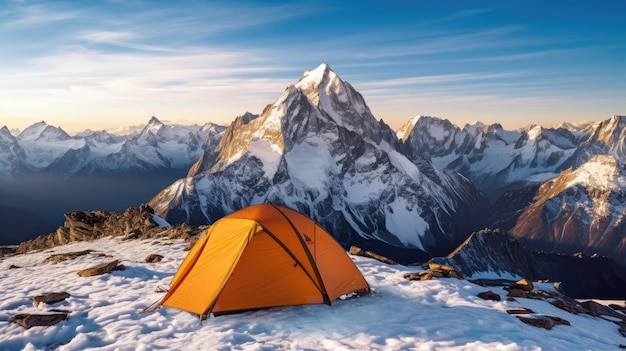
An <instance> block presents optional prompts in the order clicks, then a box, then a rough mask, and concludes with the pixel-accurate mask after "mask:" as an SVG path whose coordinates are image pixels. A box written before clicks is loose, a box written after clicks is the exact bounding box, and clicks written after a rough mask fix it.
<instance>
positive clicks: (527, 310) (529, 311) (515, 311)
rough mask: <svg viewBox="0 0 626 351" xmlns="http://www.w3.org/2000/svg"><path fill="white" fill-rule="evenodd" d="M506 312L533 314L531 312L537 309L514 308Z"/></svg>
mask: <svg viewBox="0 0 626 351" xmlns="http://www.w3.org/2000/svg"><path fill="white" fill-rule="evenodd" d="M506 313H508V314H531V313H535V311H533V310H531V309H530V308H526V307H523V308H512V309H510V310H506Z"/></svg>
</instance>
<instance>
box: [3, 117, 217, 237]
mask: <svg viewBox="0 0 626 351" xmlns="http://www.w3.org/2000/svg"><path fill="white" fill-rule="evenodd" d="M225 129H226V127H224V126H219V125H215V124H212V123H207V124H205V125H203V126H181V125H166V124H164V123H162V122H161V121H159V120H158V119H157V118H155V117H152V118H151V119H150V121H149V122H148V123H147V124H146V125H145V126H143V127H142V128H137V127H132V128H126V129H122V130H121V131H122V132H130V134H120V135H118V134H112V133H110V132H108V131H95V132H94V131H84V132H81V133H78V134H76V135H73V136H70V135H69V134H68V133H66V132H65V131H64V130H63V129H61V128H60V127H55V126H51V125H48V124H46V123H45V122H39V123H35V124H34V125H32V126H30V127H28V128H26V129H24V130H23V131H22V132H20V133H19V134H17V135H13V134H12V133H11V132H10V131H9V129H8V128H7V127H6V126H5V127H3V128H0V206H3V207H2V208H3V210H2V212H3V213H2V215H0V223H2V226H0V244H7V243H11V244H17V243H19V242H21V241H23V240H26V239H31V238H33V237H35V236H37V235H40V234H43V233H45V232H52V231H54V230H55V229H56V228H57V227H58V226H60V225H61V224H62V223H63V220H64V217H63V215H64V213H66V212H70V211H73V210H76V209H102V210H110V211H122V210H124V209H126V208H127V207H133V206H138V205H140V204H141V203H145V202H146V201H147V200H149V199H150V197H152V196H153V195H154V194H155V193H156V192H158V191H159V190H161V189H162V188H163V187H165V186H167V185H168V184H170V183H171V182H172V181H174V180H176V179H178V178H180V177H182V176H184V175H185V174H186V173H187V171H188V170H189V167H191V166H192V165H193V164H194V163H195V162H196V161H197V159H198V158H199V157H200V156H201V155H202V154H203V153H204V151H205V150H206V149H212V148H215V145H216V143H217V141H219V139H220V137H221V133H222V132H223V131H224V130H225ZM214 144H215V145H214ZM8 213H14V214H16V213H17V214H20V215H8ZM25 214H31V216H30V217H31V221H30V222H32V223H27V222H28V220H27V217H26V216H25ZM35 217H36V218H35ZM34 223H36V224H37V225H34Z"/></svg>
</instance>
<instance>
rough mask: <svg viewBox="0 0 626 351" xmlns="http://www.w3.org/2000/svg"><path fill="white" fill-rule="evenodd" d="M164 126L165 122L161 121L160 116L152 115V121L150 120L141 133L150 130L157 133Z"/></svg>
mask: <svg viewBox="0 0 626 351" xmlns="http://www.w3.org/2000/svg"><path fill="white" fill-rule="evenodd" d="M163 126H164V124H163V123H162V122H161V121H159V119H158V118H156V117H154V116H152V118H150V121H149V122H148V124H147V125H146V127H145V128H144V129H143V131H142V132H141V134H145V133H148V132H151V133H152V134H156V133H158V131H159V130H160V129H161V128H163Z"/></svg>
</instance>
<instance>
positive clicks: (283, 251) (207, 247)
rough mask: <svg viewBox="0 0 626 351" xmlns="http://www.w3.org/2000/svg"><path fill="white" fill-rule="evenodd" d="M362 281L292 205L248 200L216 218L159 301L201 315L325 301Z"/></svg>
mask: <svg viewBox="0 0 626 351" xmlns="http://www.w3.org/2000/svg"><path fill="white" fill-rule="evenodd" d="M368 291H369V285H368V284H367V282H366V281H365V278H363V275H362V274H361V272H360V271H359V269H358V268H357V267H356V266H355V265H354V263H353V262H352V260H351V259H350V257H348V255H347V254H346V252H345V250H343V249H342V248H341V246H339V244H337V242H335V240H334V239H333V238H332V237H331V236H330V235H329V234H328V233H327V232H326V231H324V229H322V228H321V227H320V226H319V225H318V224H317V223H315V222H314V221H313V220H311V219H310V218H308V217H307V216H304V215H302V214H301V213H299V212H296V211H294V210H291V209H288V208H285V207H282V206H277V205H272V204H261V205H254V206H250V207H247V208H244V209H242V210H239V211H237V212H235V213H232V214H230V215H228V216H226V217H223V218H222V219H220V220H218V221H217V222H215V223H214V224H213V225H212V226H211V227H210V228H209V229H208V230H207V232H206V234H204V235H203V236H202V237H201V238H200V239H199V240H198V242H197V243H196V244H195V245H194V247H193V248H192V249H191V251H190V252H189V254H187V257H186V258H185V259H184V260H183V263H182V264H181V265H180V267H179V268H178V271H177V272H176V274H175V275H174V278H173V279H172V282H171V288H170V290H169V291H168V293H167V294H166V295H165V297H164V298H163V299H162V300H161V301H160V302H159V304H158V306H157V308H158V307H159V306H168V307H175V308H179V309H181V310H185V311H189V312H192V313H195V314H198V315H200V316H207V315H209V314H210V313H213V314H215V315H217V314H224V313H231V312H239V311H245V310H252V309H259V308H265V307H274V306H288V305H301V304H321V303H325V304H328V305H330V304H331V302H332V301H333V300H335V299H337V298H339V297H340V296H342V295H344V294H348V293H351V292H357V293H364V292H368Z"/></svg>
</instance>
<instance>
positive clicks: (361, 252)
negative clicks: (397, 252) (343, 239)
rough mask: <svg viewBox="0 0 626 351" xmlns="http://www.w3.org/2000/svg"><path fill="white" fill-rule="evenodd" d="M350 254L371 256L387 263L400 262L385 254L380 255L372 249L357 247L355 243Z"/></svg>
mask: <svg viewBox="0 0 626 351" xmlns="http://www.w3.org/2000/svg"><path fill="white" fill-rule="evenodd" d="M350 255H354V256H363V257H369V258H373V259H375V260H378V261H380V262H383V263H387V264H398V263H397V262H395V261H394V260H391V259H389V258H387V257H385V256H382V255H379V254H377V253H375V252H372V251H365V250H363V249H361V248H360V247H356V246H354V245H352V246H350Z"/></svg>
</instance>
